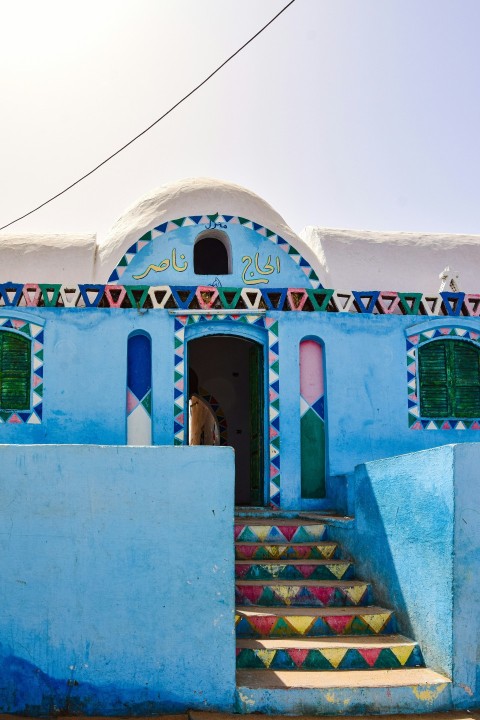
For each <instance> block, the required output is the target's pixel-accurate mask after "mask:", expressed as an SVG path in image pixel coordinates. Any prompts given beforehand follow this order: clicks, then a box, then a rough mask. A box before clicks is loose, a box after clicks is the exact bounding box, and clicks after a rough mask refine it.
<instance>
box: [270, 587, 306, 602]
mask: <svg viewBox="0 0 480 720" xmlns="http://www.w3.org/2000/svg"><path fill="white" fill-rule="evenodd" d="M271 589H272V590H273V592H274V593H275V595H277V596H278V597H279V598H281V599H282V600H283V602H284V603H285V605H290V603H291V602H292V600H293V599H294V598H295V597H296V596H297V594H298V593H299V592H300V586H299V585H273V586H272V588H271Z"/></svg>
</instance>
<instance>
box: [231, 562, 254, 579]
mask: <svg viewBox="0 0 480 720" xmlns="http://www.w3.org/2000/svg"><path fill="white" fill-rule="evenodd" d="M250 567H251V566H250V565H235V577H237V578H238V579H239V580H241V579H242V578H243V577H245V575H246V574H247V572H248V571H249V569H250Z"/></svg>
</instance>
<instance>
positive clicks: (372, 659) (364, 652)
mask: <svg viewBox="0 0 480 720" xmlns="http://www.w3.org/2000/svg"><path fill="white" fill-rule="evenodd" d="M381 650H382V648H362V649H360V648H358V649H357V652H358V654H359V655H361V656H362V658H363V659H364V660H365V662H366V663H367V665H368V666H369V667H374V665H375V663H376V662H377V660H378V656H379V655H380V653H381Z"/></svg>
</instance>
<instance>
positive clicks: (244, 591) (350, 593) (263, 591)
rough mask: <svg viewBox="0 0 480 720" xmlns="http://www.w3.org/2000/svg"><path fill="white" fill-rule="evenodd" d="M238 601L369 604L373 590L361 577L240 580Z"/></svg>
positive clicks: (332, 604)
mask: <svg viewBox="0 0 480 720" xmlns="http://www.w3.org/2000/svg"><path fill="white" fill-rule="evenodd" d="M235 602H236V604H237V605H261V606H264V607H270V606H271V607H283V606H292V607H299V606H307V607H312V606H313V607H343V606H353V605H370V603H371V602H372V589H371V586H370V584H369V583H366V582H363V581H362V580H303V581H301V582H299V581H297V580H283V581H279V580H237V581H236V582H235Z"/></svg>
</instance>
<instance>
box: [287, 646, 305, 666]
mask: <svg viewBox="0 0 480 720" xmlns="http://www.w3.org/2000/svg"><path fill="white" fill-rule="evenodd" d="M288 654H289V655H290V657H291V658H292V660H293V662H294V663H295V665H296V666H297V668H299V667H302V665H303V663H304V662H305V658H306V657H307V655H308V649H307V650H300V649H299V648H292V649H291V650H289V651H288Z"/></svg>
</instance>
